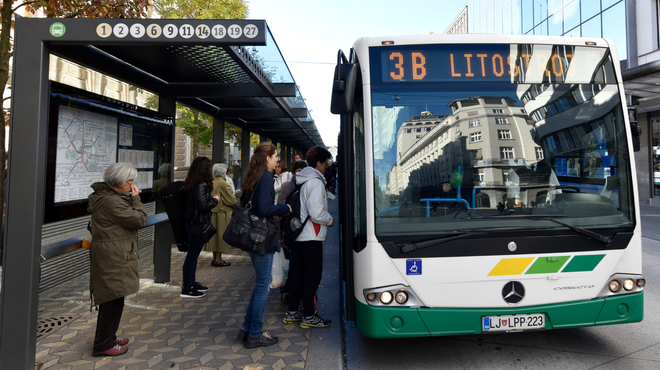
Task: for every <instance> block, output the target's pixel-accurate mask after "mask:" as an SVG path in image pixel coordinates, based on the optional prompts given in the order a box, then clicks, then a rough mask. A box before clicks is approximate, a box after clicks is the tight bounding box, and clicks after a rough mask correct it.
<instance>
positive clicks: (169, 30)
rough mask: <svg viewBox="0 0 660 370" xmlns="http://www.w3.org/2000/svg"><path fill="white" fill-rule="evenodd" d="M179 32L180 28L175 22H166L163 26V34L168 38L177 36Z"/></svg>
mask: <svg viewBox="0 0 660 370" xmlns="http://www.w3.org/2000/svg"><path fill="white" fill-rule="evenodd" d="M178 34H179V30H178V29H177V28H176V26H175V25H173V24H171V23H170V24H166V25H165V27H163V35H165V37H167V38H168V39H171V38H174V37H176V35H178Z"/></svg>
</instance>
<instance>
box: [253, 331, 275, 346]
mask: <svg viewBox="0 0 660 370" xmlns="http://www.w3.org/2000/svg"><path fill="white" fill-rule="evenodd" d="M279 341H280V339H279V338H278V337H273V336H271V335H270V333H268V332H267V331H265V332H263V333H261V335H260V336H259V338H257V339H254V338H252V337H249V336H248V338H247V340H246V341H245V342H244V346H245V348H257V347H268V346H272V345H273V344H277V342H279Z"/></svg>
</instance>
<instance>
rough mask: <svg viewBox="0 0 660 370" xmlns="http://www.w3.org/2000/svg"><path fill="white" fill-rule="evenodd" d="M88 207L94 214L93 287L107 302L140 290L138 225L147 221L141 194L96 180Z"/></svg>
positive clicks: (96, 297) (97, 301) (95, 294)
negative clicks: (131, 192)
mask: <svg viewBox="0 0 660 370" xmlns="http://www.w3.org/2000/svg"><path fill="white" fill-rule="evenodd" d="M92 189H94V193H92V194H91V195H90V196H89V205H88V207H87V211H89V212H90V213H91V214H92V219H91V226H92V245H91V247H90V250H89V251H90V259H91V264H90V271H89V280H90V283H89V285H90V291H91V293H92V295H93V297H94V304H103V303H106V302H109V301H112V300H115V299H117V298H120V297H124V296H127V295H130V294H133V293H135V292H137V291H138V288H139V285H140V280H139V277H138V254H137V251H138V249H137V237H138V229H139V228H140V227H143V226H144V225H146V224H147V210H146V209H145V208H144V205H143V204H142V202H141V201H140V197H139V196H131V194H130V193H129V192H127V191H124V190H119V189H115V188H113V187H111V186H109V185H107V184H106V183H104V182H96V183H94V184H92Z"/></svg>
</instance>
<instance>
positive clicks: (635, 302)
mask: <svg viewBox="0 0 660 370" xmlns="http://www.w3.org/2000/svg"><path fill="white" fill-rule="evenodd" d="M355 311H356V325H357V328H358V330H360V332H361V333H362V334H364V335H365V336H367V337H369V338H397V337H399V338H402V337H428V336H440V335H463V334H482V333H483V330H482V317H484V316H493V315H512V314H524V313H545V316H546V318H547V319H546V327H545V328H546V329H559V328H575V327H585V326H595V325H611V324H623V323H630V322H639V321H642V319H643V318H644V292H639V293H631V294H625V295H620V296H612V297H606V298H596V299H591V300H586V301H577V302H567V303H557V304H550V305H540V306H530V307H515V308H406V307H402V308H398V307H374V306H368V305H365V304H364V303H362V302H360V301H358V300H355Z"/></svg>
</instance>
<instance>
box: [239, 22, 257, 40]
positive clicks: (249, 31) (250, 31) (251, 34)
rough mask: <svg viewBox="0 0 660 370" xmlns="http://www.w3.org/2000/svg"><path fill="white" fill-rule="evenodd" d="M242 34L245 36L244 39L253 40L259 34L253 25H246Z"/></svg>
mask: <svg viewBox="0 0 660 370" xmlns="http://www.w3.org/2000/svg"><path fill="white" fill-rule="evenodd" d="M243 34H245V37H247V38H249V39H253V38H255V37H257V35H258V34H259V29H258V28H257V26H255V25H254V24H248V25H247V26H245V27H243Z"/></svg>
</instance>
